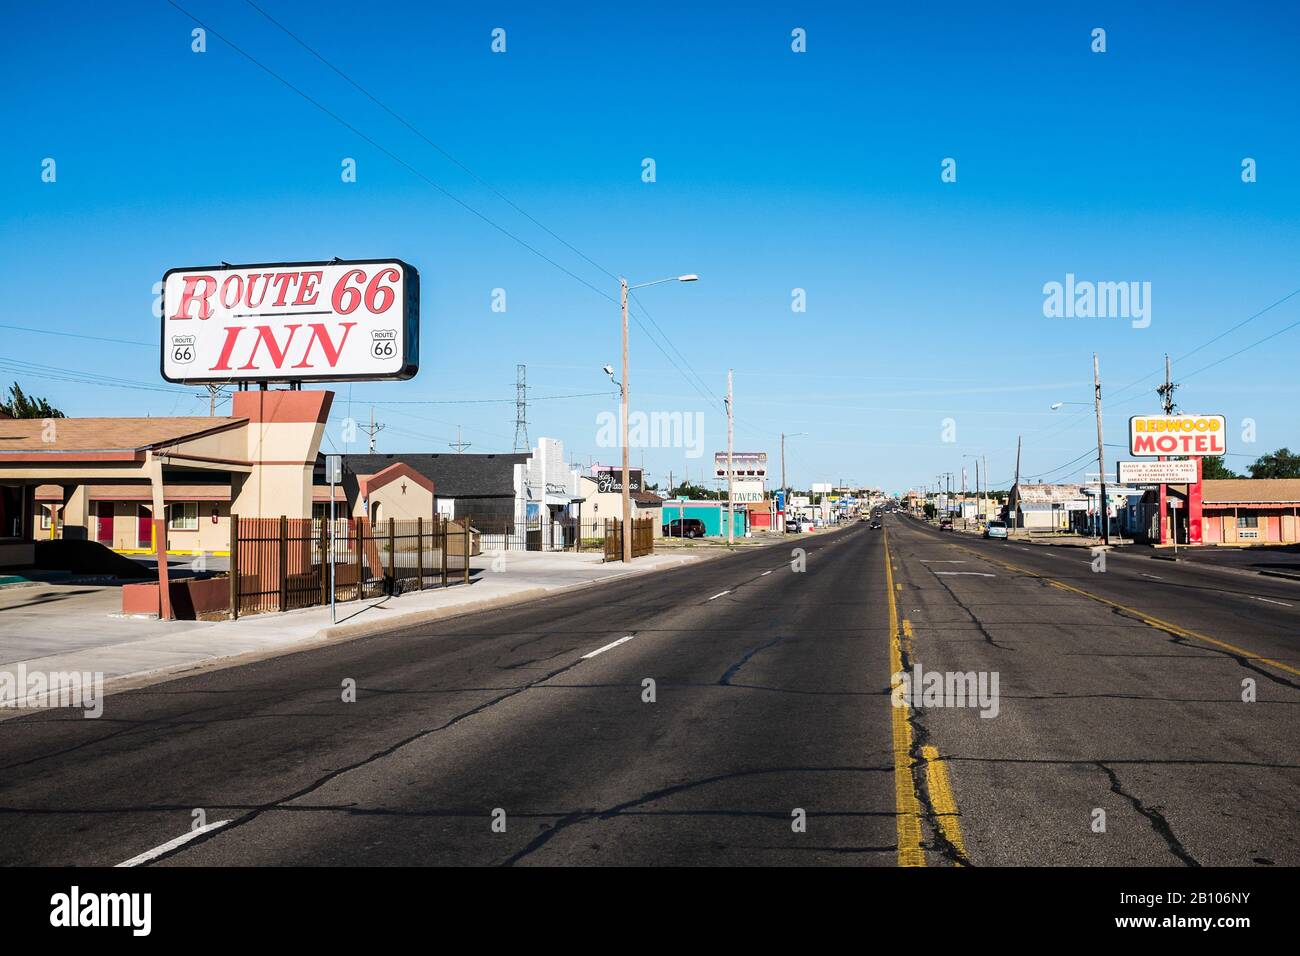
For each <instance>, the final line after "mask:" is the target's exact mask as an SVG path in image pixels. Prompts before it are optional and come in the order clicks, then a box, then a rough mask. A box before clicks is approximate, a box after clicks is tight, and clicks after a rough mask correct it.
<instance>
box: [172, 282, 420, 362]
mask: <svg viewBox="0 0 1300 956" xmlns="http://www.w3.org/2000/svg"><path fill="white" fill-rule="evenodd" d="M419 302H420V275H419V273H418V272H417V271H416V270H415V268H414V267H412V266H409V265H407V264H406V263H405V262H402V261H401V260H399V259H383V260H365V261H343V260H335V261H332V262H287V263H272V264H266V265H240V266H227V265H220V266H209V267H199V268H192V269H171V270H169V271H168V272H167V274H166V275H164V276H163V294H162V375H163V378H165V379H167V381H169V382H193V383H197V382H236V381H261V382H266V381H273V382H285V381H289V382H316V381H331V380H333V381H338V380H344V381H361V380H367V379H407V378H410V377H411V376H413V375H414V374H415V373H416V370H417V369H418V368H419V328H420V325H419V308H420V306H419Z"/></svg>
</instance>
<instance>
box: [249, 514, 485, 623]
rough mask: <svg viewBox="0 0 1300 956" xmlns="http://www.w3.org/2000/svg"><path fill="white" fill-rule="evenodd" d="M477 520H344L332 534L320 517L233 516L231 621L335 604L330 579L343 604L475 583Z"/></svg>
mask: <svg viewBox="0 0 1300 956" xmlns="http://www.w3.org/2000/svg"><path fill="white" fill-rule="evenodd" d="M472 521H473V519H472V518H463V519H460V520H459V521H453V520H448V519H446V518H441V517H438V516H434V517H433V518H429V519H425V518H414V519H400V520H399V519H393V518H389V519H388V520H387V521H383V522H380V524H379V526H378V527H373V526H372V525H371V523H370V521H369V520H367V519H365V518H339V519H336V520H335V521H334V522H333V528H332V529H331V527H330V524H331V523H330V522H329V521H328V520H321V519H319V518H285V517H280V518H240V517H239V516H238V515H231V521H230V528H231V542H230V607H231V614H232V616H233V617H238V616H239V615H240V614H255V613H258V612H261V611H288V610H292V609H294V608H302V607H311V606H313V605H320V604H328V603H329V601H330V589H331V580H332V581H333V592H334V599H335V600H336V601H350V600H358V599H360V598H371V597H378V596H380V595H384V594H389V595H392V594H401V593H403V592H404V591H418V590H422V589H424V588H427V587H434V586H446V585H448V584H450V583H451V582H452V581H454V580H457V579H460V580H463V581H464V583H466V584H468V583H469V570H470V558H471V556H473V555H474V554H477V553H478V550H479V549H478V548H477V547H476V546H475V545H476V541H475V535H474V532H473V528H472ZM331 530H332V531H333V533H332V534H331ZM331 556H332V557H333V561H332V562H331V560H330V558H331Z"/></svg>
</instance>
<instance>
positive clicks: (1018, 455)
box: [1007, 435, 1020, 528]
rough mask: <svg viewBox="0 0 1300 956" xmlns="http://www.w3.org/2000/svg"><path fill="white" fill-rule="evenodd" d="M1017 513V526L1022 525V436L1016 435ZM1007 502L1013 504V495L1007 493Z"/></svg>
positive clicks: (1015, 519) (1015, 518) (1015, 522)
mask: <svg viewBox="0 0 1300 956" xmlns="http://www.w3.org/2000/svg"><path fill="white" fill-rule="evenodd" d="M1015 487H1016V498H1017V501H1016V513H1015V516H1014V517H1013V518H1012V521H1013V523H1014V525H1015V527H1016V528H1019V527H1020V502H1019V500H1018V499H1019V497H1020V436H1019V435H1017V436H1016V484H1015ZM1007 504H1011V496H1010V495H1007Z"/></svg>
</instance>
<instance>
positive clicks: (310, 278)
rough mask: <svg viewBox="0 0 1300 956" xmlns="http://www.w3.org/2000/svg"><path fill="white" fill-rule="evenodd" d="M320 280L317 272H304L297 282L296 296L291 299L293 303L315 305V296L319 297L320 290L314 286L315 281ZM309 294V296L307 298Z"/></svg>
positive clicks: (319, 274)
mask: <svg viewBox="0 0 1300 956" xmlns="http://www.w3.org/2000/svg"><path fill="white" fill-rule="evenodd" d="M320 280H321V273H319V272H304V273H303V274H302V279H301V281H299V283H298V298H296V299H294V300H293V304H294V305H315V304H316V300H317V298H319V297H320V290H319V289H317V288H316V283H317V282H319V281H320ZM308 296H311V298H310V299H309V298H307V297H308Z"/></svg>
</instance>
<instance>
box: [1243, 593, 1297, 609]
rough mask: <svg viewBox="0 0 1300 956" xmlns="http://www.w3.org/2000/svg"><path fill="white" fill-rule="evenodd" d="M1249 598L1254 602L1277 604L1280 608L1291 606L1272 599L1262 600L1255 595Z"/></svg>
mask: <svg viewBox="0 0 1300 956" xmlns="http://www.w3.org/2000/svg"><path fill="white" fill-rule="evenodd" d="M1250 596H1251V597H1253V598H1254V599H1255V600H1256V601H1263V602H1264V603H1265V604H1277V605H1279V606H1281V607H1291V605H1290V604H1287V603H1286V601H1274V600H1273V599H1272V598H1263V597H1260V596H1259V595H1257V594H1252V595H1250Z"/></svg>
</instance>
